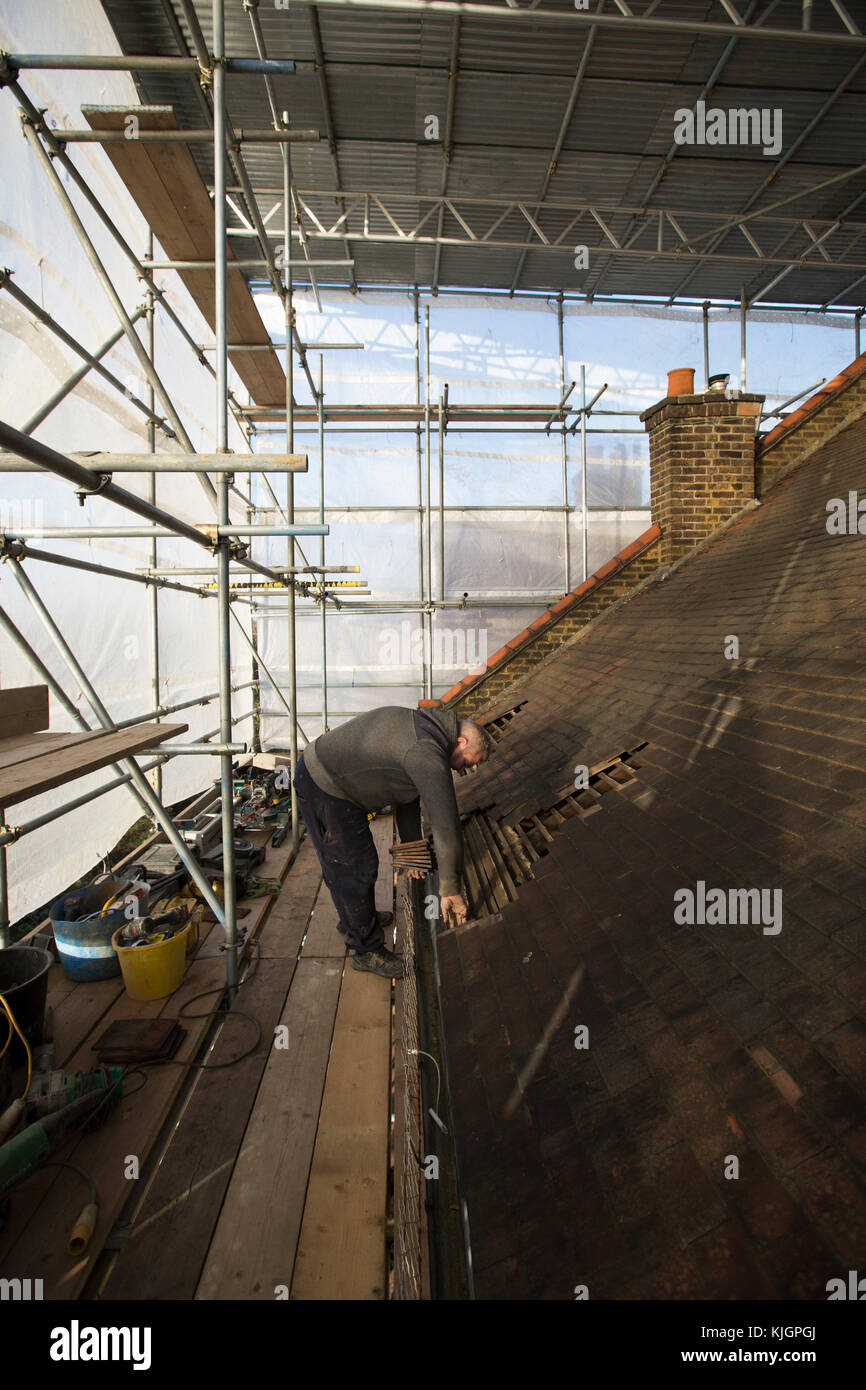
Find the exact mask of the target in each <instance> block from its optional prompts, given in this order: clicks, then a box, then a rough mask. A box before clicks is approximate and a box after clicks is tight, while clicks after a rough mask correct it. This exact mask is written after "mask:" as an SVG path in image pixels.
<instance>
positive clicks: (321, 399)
mask: <svg viewBox="0 0 866 1390" xmlns="http://www.w3.org/2000/svg"><path fill="white" fill-rule="evenodd" d="M316 407H317V410H318V415H319V522H320V523H321V525H324V523H325V359H324V357H323V356H322V354H321V353H319V396H318V399H317V401H316ZM319 565H320V566H321V570H322V733H323V734H326V733H327V732H328V619H327V609H328V605H327V604H326V602H325V578H324V576H325V537H324V535H323V536H322V539H321V540H320V541H319Z"/></svg>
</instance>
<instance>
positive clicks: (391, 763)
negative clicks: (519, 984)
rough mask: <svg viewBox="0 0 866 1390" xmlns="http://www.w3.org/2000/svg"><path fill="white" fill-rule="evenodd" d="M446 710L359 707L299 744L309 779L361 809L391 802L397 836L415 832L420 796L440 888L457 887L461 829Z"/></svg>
mask: <svg viewBox="0 0 866 1390" xmlns="http://www.w3.org/2000/svg"><path fill="white" fill-rule="evenodd" d="M457 727H458V716H457V714H456V713H455V712H454V711H453V710H411V709H406V708H405V707H403V706H401V705H386V706H384V708H382V709H374V710H370V711H369V712H368V713H366V714H358V715H356V716H355V718H354V719H350V720H348V722H347V723H345V724H341V725H340V726H339V728H337V729H331V730H330V732H328V733H326V734H320V735H319V737H318V738H317V739H314V740H313V742H312V743H310V744H308V745H307V747H306V748H305V749H304V763H305V764H306V767H307V769H308V771H309V773H310V776H311V777H312V779H313V781H314V782H315V783H316V786H317V787H319V788H320V789H321V790H322V791H325V792H328V793H329V795H331V796H338V797H340V798H341V799H342V800H344V801H352V802H354V803H355V804H356V805H357V806H362V807H363V808H364V809H365V810H366V811H378V810H380V809H381V808H382V807H383V806H390V805H393V807H394V812H395V817H396V821H397V829H398V831H399V834H400V839H401V840H417V839H420V837H421V803H423V806H424V814H425V816H426V818H427V820H428V822H429V824H430V829H431V830H432V832H433V843H434V845H435V846H436V858H437V861H438V866H439V891H440V893H441V894H442V895H443V896H447V897H451V896H452V895H454V894H456V893H461V892H462V891H463V887H462V874H463V831H462V829H461V826H460V813H459V811H458V809H457V797H456V796H455V794H454V774H453V772H452V770H451V768H450V766H449V764H448V759H449V756H450V754H451V752H452V751H453V749H454V746H455V744H456V742H457Z"/></svg>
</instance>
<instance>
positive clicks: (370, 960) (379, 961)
mask: <svg viewBox="0 0 866 1390" xmlns="http://www.w3.org/2000/svg"><path fill="white" fill-rule="evenodd" d="M352 969H353V970H369V971H371V972H372V974H374V975H382V976H383V977H384V978H385V979H386V980H402V978H403V962H402V960H401V959H400V957H399V956H395V954H394V952H393V951H389V950H388V949H387V947H385V946H380V948H379V949H378V951H365V952H364V954H363V955H362V956H353V957H352Z"/></svg>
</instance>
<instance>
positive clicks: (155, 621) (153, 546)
mask: <svg viewBox="0 0 866 1390" xmlns="http://www.w3.org/2000/svg"><path fill="white" fill-rule="evenodd" d="M147 254H148V256H152V255H153V232H152V231H148V234H147ZM145 305H146V324H147V355H148V357H149V358H150V360H151V362H152V363H153V366H154V370H155V369H156V337H155V332H154V328H155V323H154V317H155V316H154V296H153V290H151V289H150V288H149V287H145ZM147 397H148V406H149V408H150V411H151V413H153V408H154V404H155V399H156V398H155V394H154V390H153V386H152V385H151V384H150V382H148V387H147ZM147 447H148V452H149V453H151V454H154V453H156V431H155V429H154V427H153V425H152V423H151V422H150V421H148V425H147ZM147 500H148V502H150V503H151V504H152V505H153V506H156V474H155V473H149V474H148V475H147ZM158 544H159V542H158V540H157V538H156V536H154V538H153V540H152V541H151V543H150V563H151V567H152V568H153V569H157V567H158V565H159V557H158V554H157V546H158ZM148 614H149V617H150V660H151V674H150V680H151V689H152V691H153V703H154V706H155V707H156V708H159V703H160V700H159V590H158V589H157V588H156V587H153V588H151V589H150V591H149V593H148ZM159 722H160V721H159V718H157V723H159ZM153 789H154V791H155V792H156V795H157V796H158V797H159V799H160V801H162V763H160V764H159V766H158V767H157V768H156V769H155V770H154V779H153Z"/></svg>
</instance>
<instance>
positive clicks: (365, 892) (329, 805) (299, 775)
mask: <svg viewBox="0 0 866 1390" xmlns="http://www.w3.org/2000/svg"><path fill="white" fill-rule="evenodd" d="M294 787H295V791H296V792H297V794H298V809H299V811H300V813H301V815H302V816H303V819H304V825H305V826H306V827H307V834H308V835H309V837H310V839H311V841H312V843H313V849H314V850H315V851H316V854H317V855H318V857H319V863H320V864H321V866H322V876H323V878H324V880H325V883H326V884H327V886H328V890H329V891H330V894H331V897H332V898H333V900H334V906H335V907H336V909H337V912H338V913H339V915H340V922H341V924H342V926H344V927H345V928H346V943H347V945H349V946H350V947H351V948H352V949H353V950H354V951H355V952H356V954H357V955H359V956H360V955H364V954H365V953H366V952H367V951H379V950H381V949H382V947H383V946H384V944H385V934H384V932H383V930H382V928H381V927H380V926H379V925H378V921H377V918H376V900H375V897H374V887H375V883H376V879H377V877H378V874H379V855H378V852H377V850H376V846H375V844H374V843H373V836H372V835H371V834H370V822H369V821H368V820H367V812H366V811H365V810H364V808H363V807H362V806H357V805H356V804H355V802H354V801H344V800H343V799H342V797H339V796H331V795H330V794H329V793H328V792H324V791H322V789H321V787H317V786H316V783H315V782H314V781H313V779H312V777H311V776H310V774H309V772H308V770H307V767H306V764H305V763H304V755H303V753H302V754H301V755H300V757H299V758H298V762H297V766H296V768H295V778H294Z"/></svg>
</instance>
